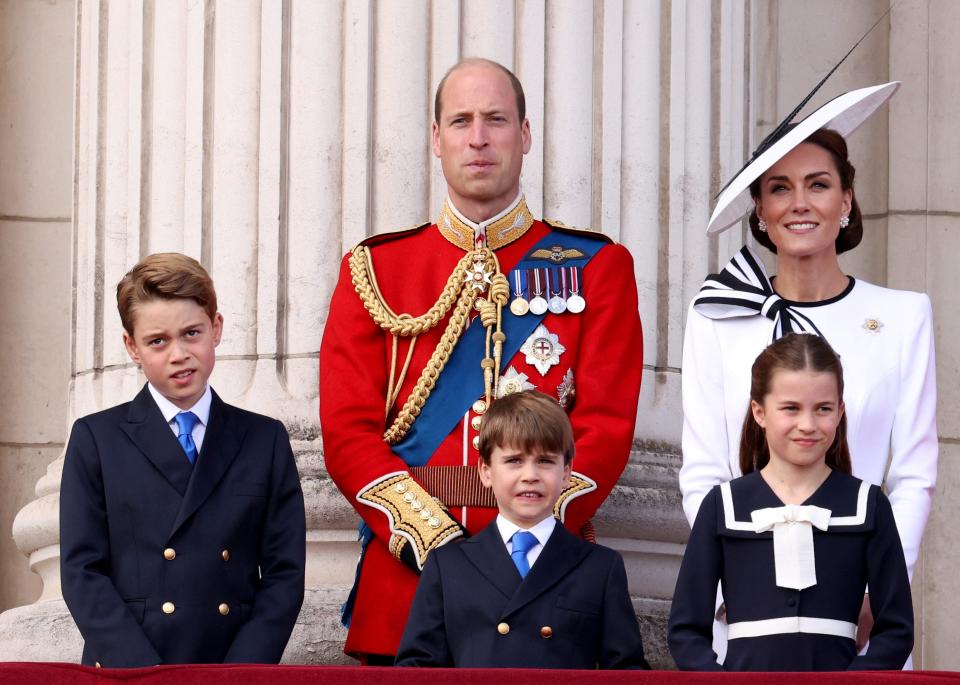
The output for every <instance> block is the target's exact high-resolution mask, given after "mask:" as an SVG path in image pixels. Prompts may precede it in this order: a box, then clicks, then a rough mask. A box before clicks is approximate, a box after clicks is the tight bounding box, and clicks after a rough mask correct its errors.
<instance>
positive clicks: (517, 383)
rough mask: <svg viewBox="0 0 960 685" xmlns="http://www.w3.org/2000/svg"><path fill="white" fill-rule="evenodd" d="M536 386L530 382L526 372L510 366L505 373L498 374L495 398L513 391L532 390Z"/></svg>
mask: <svg viewBox="0 0 960 685" xmlns="http://www.w3.org/2000/svg"><path fill="white" fill-rule="evenodd" d="M536 387H537V386H535V385H534V384H533V383H531V382H530V377H529V376H527V374H525V373H519V372H518V371H517V370H516V369H515V368H513V367H512V366H511V367H509V368H508V369H507V371H506V373H504V374H503V375H501V376H500V383H499V384H498V385H497V399H500V398H503V397H506V396H507V395H512V394H513V393H515V392H522V391H524V390H533V389H535V388H536Z"/></svg>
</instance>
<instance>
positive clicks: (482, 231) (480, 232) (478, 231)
mask: <svg viewBox="0 0 960 685" xmlns="http://www.w3.org/2000/svg"><path fill="white" fill-rule="evenodd" d="M521 199H523V189H521V190H520V192H518V193H517V196H516V197H515V198H513V202H511V203H510V204H508V205H507V206H506V207H505V208H504V209H503V211H502V212H500V213H499V214H497V215H496V216H492V217H490V218H489V219H487V220H486V221H481V222H480V223H479V224H478V223H476V222H474V221H470V219H468V218H467V217H465V216H464V215H463V213H462V212H461V211H460V210H459V209H457V206H456V205H455V204H453V200H451V199H450V196H449V195H448V196H447V206H448V207H449V208H450V211H451V212H453V215H454V216H456V217H457V218H458V219H459V220H460V221H462V222H463V223H464V224H465V225H467V226H469V227H470V228H472V229H473V240H474V242H476V241H477V240H478V239H479V238H480V236H483V237H484V238H486V236H487V226H489V225H490V224H492V223H494V222H495V221H499V220H500V219H502V218H503V217H505V216H506V215H507V214H509V213H510V212H512V211H513V210H514V208H515V207H516V206H517V205H518V204H519V203H520V200H521Z"/></svg>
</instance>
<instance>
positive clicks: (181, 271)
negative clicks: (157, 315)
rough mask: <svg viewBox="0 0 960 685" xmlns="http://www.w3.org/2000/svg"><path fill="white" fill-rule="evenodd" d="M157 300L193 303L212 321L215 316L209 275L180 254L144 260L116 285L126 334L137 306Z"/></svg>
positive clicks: (161, 253)
mask: <svg viewBox="0 0 960 685" xmlns="http://www.w3.org/2000/svg"><path fill="white" fill-rule="evenodd" d="M156 299H162V300H175V299H187V300H193V301H194V302H196V303H197V304H198V305H200V306H201V307H203V309H204V311H205V312H206V313H207V316H209V317H210V320H211V321H213V319H214V317H215V316H216V315H217V292H216V291H215V290H214V289H213V279H211V278H210V274H208V273H207V270H206V269H204V268H203V267H202V266H201V265H200V262H198V261H197V260H195V259H193V258H192V257H187V256H186V255H182V254H180V253H179V252H158V253H156V254H152V255H149V256H147V257H144V258H143V259H141V260H140V261H139V262H138V263H137V265H136V266H134V267H133V268H132V269H130V271H128V272H127V273H126V275H125V276H124V277H123V278H121V279H120V282H119V283H117V310H118V311H119V312H120V322H121V323H122V324H123V328H124V330H126V331H127V333H128V334H130V335H133V326H134V323H135V321H134V318H135V314H136V309H137V307H138V306H139V305H141V304H144V303H145V302H149V301H151V300H156Z"/></svg>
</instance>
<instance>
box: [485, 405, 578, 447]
mask: <svg viewBox="0 0 960 685" xmlns="http://www.w3.org/2000/svg"><path fill="white" fill-rule="evenodd" d="M496 447H515V448H518V449H522V450H523V451H524V452H530V453H532V452H534V451H543V452H550V453H553V454H562V455H563V463H564V464H569V463H570V462H571V461H572V460H573V453H574V446H573V427H572V426H571V425H570V419H569V418H568V417H567V414H566V412H564V411H563V409H561V408H560V405H559V404H558V403H557V401H556V400H555V399H553V398H552V397H550V396H549V395H545V394H543V393H542V392H540V391H538V390H524V391H523V392H518V393H513V394H511V395H506V396H505V397H502V398H500V399H499V400H497V401H496V402H494V403H493V404H492V405H491V406H490V409H489V411H487V414H486V416H484V417H483V424H482V425H481V427H480V458H481V459H483V463H485V464H489V463H490V455H491V454H492V453H493V450H494V448H496Z"/></svg>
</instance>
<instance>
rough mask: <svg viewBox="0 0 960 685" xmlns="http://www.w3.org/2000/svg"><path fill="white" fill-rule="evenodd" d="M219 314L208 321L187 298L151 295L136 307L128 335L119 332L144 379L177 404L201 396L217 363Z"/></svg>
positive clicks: (190, 402) (186, 405)
mask: <svg viewBox="0 0 960 685" xmlns="http://www.w3.org/2000/svg"><path fill="white" fill-rule="evenodd" d="M222 332H223V317H222V316H220V314H219V313H218V314H217V315H216V317H215V318H214V319H213V321H211V320H210V317H209V316H208V315H207V312H206V311H205V310H204V309H203V307H201V306H200V305H199V304H197V303H196V302H194V301H193V300H189V299H181V298H177V299H172V300H165V299H155V300H150V301H148V302H144V303H143V304H140V305H138V306H137V308H136V311H134V324H133V335H132V336H131V335H129V334H128V333H127V332H126V331H124V333H123V342H124V344H125V345H126V347H127V352H128V353H129V355H130V359H132V360H133V361H134V362H135V363H137V364H140V366H141V367H142V368H143V373H144V375H145V376H146V377H147V380H148V381H150V383H151V384H153V387H155V388H156V389H157V390H158V391H159V392H160V394H161V395H163V396H164V397H166V398H167V399H168V400H170V401H171V402H173V403H174V404H175V405H176V406H178V407H180V408H181V409H189V408H190V407H192V406H193V405H194V404H196V402H197V400H199V399H200V398H201V397H202V396H203V392H204V390H205V389H206V387H207V379H208V378H209V377H210V373H211V372H212V371H213V365H214V362H216V359H217V357H216V352H215V348H216V347H217V345H219V344H220V334H221V333H222Z"/></svg>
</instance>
